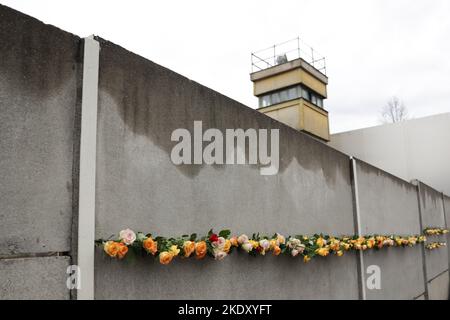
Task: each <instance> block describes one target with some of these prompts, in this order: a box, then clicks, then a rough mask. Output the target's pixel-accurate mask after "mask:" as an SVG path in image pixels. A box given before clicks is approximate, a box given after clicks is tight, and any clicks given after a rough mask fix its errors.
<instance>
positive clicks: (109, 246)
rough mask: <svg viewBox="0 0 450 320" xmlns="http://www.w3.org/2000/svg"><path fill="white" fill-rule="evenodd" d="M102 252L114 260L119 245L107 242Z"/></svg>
mask: <svg viewBox="0 0 450 320" xmlns="http://www.w3.org/2000/svg"><path fill="white" fill-rule="evenodd" d="M103 250H105V252H106V253H107V254H108V255H109V256H110V257H112V258H115V257H116V256H117V253H118V252H119V243H117V242H115V241H107V242H106V243H105V245H104V246H103Z"/></svg>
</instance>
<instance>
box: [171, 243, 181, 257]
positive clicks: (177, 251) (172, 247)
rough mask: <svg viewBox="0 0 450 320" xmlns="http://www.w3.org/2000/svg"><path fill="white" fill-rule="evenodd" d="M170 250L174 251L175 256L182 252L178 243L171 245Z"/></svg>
mask: <svg viewBox="0 0 450 320" xmlns="http://www.w3.org/2000/svg"><path fill="white" fill-rule="evenodd" d="M169 252H170V253H172V254H173V255H174V256H177V255H178V254H179V253H180V249H178V247H177V246H176V245H173V246H171V247H170V249H169Z"/></svg>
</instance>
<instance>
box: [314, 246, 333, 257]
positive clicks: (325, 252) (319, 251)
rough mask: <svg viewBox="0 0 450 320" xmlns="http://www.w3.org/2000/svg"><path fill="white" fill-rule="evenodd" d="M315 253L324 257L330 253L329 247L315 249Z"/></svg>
mask: <svg viewBox="0 0 450 320" xmlns="http://www.w3.org/2000/svg"><path fill="white" fill-rule="evenodd" d="M316 253H317V254H318V255H319V256H322V257H326V256H327V255H328V254H329V253H330V249H329V248H327V247H323V248H319V249H316Z"/></svg>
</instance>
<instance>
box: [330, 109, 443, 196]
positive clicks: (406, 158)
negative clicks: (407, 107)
mask: <svg viewBox="0 0 450 320" xmlns="http://www.w3.org/2000/svg"><path fill="white" fill-rule="evenodd" d="M449 127H450V113H445V114H440V115H434V116H430V117H425V118H419V119H412V120H408V121H405V122H400V123H395V124H386V125H382V126H377V127H372V128H365V129H359V130H354V131H349V132H342V133H338V134H333V135H332V136H331V141H330V146H332V147H333V148H336V149H338V150H340V151H342V152H345V153H347V154H349V155H352V156H355V157H357V158H358V159H361V160H363V161H365V162H368V163H370V164H372V165H374V166H376V167H379V168H381V169H383V170H385V171H387V172H389V173H392V174H394V175H396V176H398V177H400V178H402V179H405V180H406V181H411V180H413V179H418V180H420V181H423V182H425V183H427V184H429V185H431V186H433V187H434V188H436V189H437V190H439V191H441V192H444V193H445V194H450V166H449V165H448V164H449V163H450V148H449V147H448V141H450V130H449V129H448V128H449Z"/></svg>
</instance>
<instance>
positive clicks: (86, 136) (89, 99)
mask: <svg viewBox="0 0 450 320" xmlns="http://www.w3.org/2000/svg"><path fill="white" fill-rule="evenodd" d="M99 52H100V44H99V43H98V42H97V41H96V40H95V39H94V38H93V36H90V37H87V38H84V59H83V94H82V98H81V134H80V189H79V213H78V266H79V270H80V274H79V279H78V281H80V289H79V290H78V292H77V299H78V300H92V299H94V249H95V247H94V241H95V173H96V151H97V103H98V70H99Z"/></svg>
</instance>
